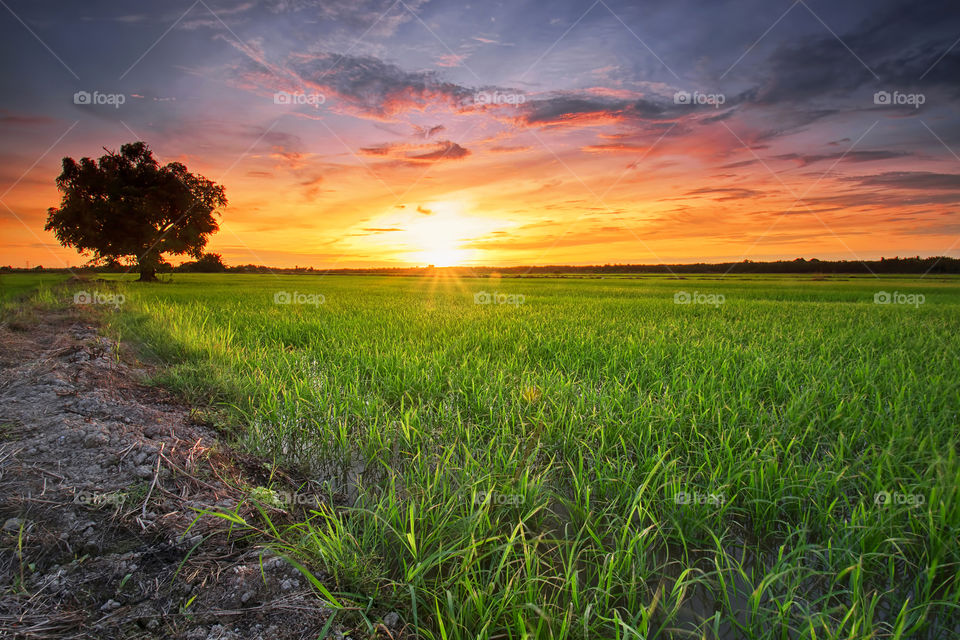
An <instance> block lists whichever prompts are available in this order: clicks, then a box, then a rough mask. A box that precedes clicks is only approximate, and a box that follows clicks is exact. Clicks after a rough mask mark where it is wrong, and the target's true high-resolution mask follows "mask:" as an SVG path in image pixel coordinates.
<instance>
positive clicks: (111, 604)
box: [100, 599, 120, 611]
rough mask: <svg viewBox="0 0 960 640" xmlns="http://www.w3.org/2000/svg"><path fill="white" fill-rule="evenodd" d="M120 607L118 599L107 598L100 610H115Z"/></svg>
mask: <svg viewBox="0 0 960 640" xmlns="http://www.w3.org/2000/svg"><path fill="white" fill-rule="evenodd" d="M119 608H120V603H119V602H117V601H116V600H113V599H110V600H107V601H106V602H105V603H104V604H103V606H102V607H100V611H113V610H115V609H119Z"/></svg>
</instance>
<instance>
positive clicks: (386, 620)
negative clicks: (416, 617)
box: [383, 611, 400, 629]
mask: <svg viewBox="0 0 960 640" xmlns="http://www.w3.org/2000/svg"><path fill="white" fill-rule="evenodd" d="M398 624H400V614H398V613H397V612H396V611H391V612H390V613H388V614H387V615H385V616H383V625H384V626H385V627H386V628H387V629H396V628H397V625H398Z"/></svg>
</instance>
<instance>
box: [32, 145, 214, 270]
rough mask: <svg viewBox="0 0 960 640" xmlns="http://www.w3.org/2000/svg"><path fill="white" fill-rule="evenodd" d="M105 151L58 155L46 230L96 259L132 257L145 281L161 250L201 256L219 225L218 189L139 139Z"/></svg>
mask: <svg viewBox="0 0 960 640" xmlns="http://www.w3.org/2000/svg"><path fill="white" fill-rule="evenodd" d="M104 150H105V151H107V153H106V155H104V156H101V157H100V159H99V160H96V161H95V160H92V159H91V158H82V159H81V160H80V162H77V161H75V160H74V159H73V158H64V159H63V173H61V174H60V177H59V178H57V188H58V189H59V190H60V192H61V193H62V194H63V199H62V201H61V202H60V208H59V209H55V208H53V207H51V208H50V209H49V210H48V212H47V213H48V215H47V224H46V226H45V227H44V228H45V229H46V230H47V231H51V230H52V231H53V232H54V234H55V235H56V236H57V240H59V241H60V244H62V245H63V246H65V247H74V248H76V249H78V250H79V251H80V252H81V253H83V254H85V255H87V254H90V253H92V254H93V256H94V258H95V259H104V258H107V259H109V258H114V259H117V258H128V259H133V260H134V261H136V263H137V267H138V270H139V272H140V280H144V281H148V280H156V277H157V275H156V274H157V267H158V266H159V265H160V264H162V262H163V258H162V254H164V253H169V254H173V255H184V254H186V255H190V256H192V257H194V258H198V259H199V258H200V257H201V256H202V255H203V249H204V247H205V246H206V244H207V238H208V237H209V236H210V234H212V233H214V232H215V231H217V230H218V229H219V225H218V224H217V221H216V219H215V217H214V216H215V215H219V212H218V211H217V209H218V208H220V207H225V206H226V205H227V198H226V195H225V193H224V189H223V187H222V186H220V185H218V184H215V183H213V182H211V181H210V180H207V179H206V178H204V177H203V176H200V175H194V174H192V173H190V172H189V171H187V168H186V167H185V166H184V165H182V164H180V163H179V162H171V163H169V164H167V165H163V166H161V165H160V163H159V162H157V161H156V160H155V159H154V157H153V152H151V151H150V148H149V147H147V145H146V143H144V142H133V143H131V144H125V145H123V146H122V147H120V151H119V153H118V152H114V151H109V150H107V149H104Z"/></svg>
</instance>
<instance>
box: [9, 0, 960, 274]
mask: <svg viewBox="0 0 960 640" xmlns="http://www.w3.org/2000/svg"><path fill="white" fill-rule="evenodd" d="M0 36H2V37H0V50H2V55H3V60H4V65H3V74H2V91H0V201H2V205H0V264H12V265H14V266H24V265H25V264H26V263H27V262H28V261H29V263H30V265H31V266H32V265H36V264H43V265H44V266H47V267H61V266H66V265H68V264H69V265H77V264H81V263H82V262H83V261H84V258H82V257H81V256H79V255H78V254H77V253H75V252H74V251H72V250H68V249H64V248H62V247H60V246H59V245H58V244H57V242H56V240H55V239H54V237H53V234H52V233H48V232H45V231H44V230H43V225H44V221H45V218H46V209H47V208H48V207H50V206H56V205H58V204H59V194H58V192H57V190H56V187H55V184H54V179H55V178H56V176H57V175H58V173H59V167H60V161H61V158H62V157H63V156H72V157H75V158H79V157H80V156H99V155H101V154H102V153H103V149H102V147H108V148H110V149H117V148H119V146H120V145H121V144H123V143H126V142H132V141H134V140H144V141H146V142H147V143H148V144H149V145H150V147H151V148H152V149H153V150H154V152H155V154H156V155H157V157H158V158H159V159H160V160H161V161H163V162H170V161H174V160H177V161H181V162H184V163H186V164H187V166H188V167H189V168H190V169H191V170H192V171H195V172H199V173H202V174H203V175H205V176H206V177H208V178H210V179H212V180H214V181H217V182H220V183H221V184H223V185H224V186H225V187H226V191H227V196H228V198H229V200H230V205H229V207H227V208H226V209H225V210H224V212H223V217H222V220H221V227H222V228H221V231H220V232H219V233H218V234H217V235H216V236H214V238H213V239H212V240H211V243H210V246H209V249H210V250H211V251H215V252H219V253H221V254H222V255H223V256H224V260H225V261H226V262H227V263H228V264H241V263H257V264H267V265H275V266H294V265H300V266H314V267H318V268H320V267H323V268H331V267H333V268H335V267H355V266H405V265H425V264H428V263H433V264H437V265H447V264H465V265H470V264H483V265H518V264H598V263H599V264H603V263H613V262H621V263H622V262H634V263H661V262H691V261H709V262H719V261H726V260H739V259H742V258H750V259H753V260H766V259H776V258H788V259H792V258H795V257H799V256H804V257H808V258H809V257H818V258H821V259H838V258H842V259H851V260H854V259H874V258H878V257H881V256H894V255H900V256H905V255H917V254H919V255H923V256H927V255H952V256H958V255H960V211H958V203H960V157H958V154H960V109H958V108H957V104H958V103H957V99H958V97H960V9H958V6H957V4H956V1H955V0H953V2H948V1H943V2H940V1H935V0H931V1H921V2H917V1H915V0H914V1H909V2H908V1H886V0H876V1H873V2H869V3H865V2H862V1H852V0H840V1H837V0H797V1H796V2H791V1H789V0H735V1H723V2H721V1H718V0H632V1H624V2H619V1H614V0H597V1H596V2H592V1H591V0H585V1H579V0H576V1H572V0H570V1H557V2H542V1H541V2H524V1H510V2H502V1H482V2H478V1H474V2H454V1H451V0H396V1H395V2H392V1H391V0H323V1H315V0H263V1H255V0H196V2H191V0H187V1H185V2H180V1H179V0H177V1H171V2H161V3H146V2H136V3H134V2H107V1H92V2H65V1H63V2H45V1H38V0H0ZM83 92H86V94H85V93H83ZM95 92H96V93H95ZM87 95H89V100H87ZM289 96H292V97H290V98H289V100H288V99H287V98H288V97H289ZM98 102H99V103H98ZM119 103H122V104H119ZM278 103H279V104H278ZM289 103H293V104H289Z"/></svg>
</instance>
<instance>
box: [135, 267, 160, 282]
mask: <svg viewBox="0 0 960 640" xmlns="http://www.w3.org/2000/svg"><path fill="white" fill-rule="evenodd" d="M156 281H157V269H156V267H152V266H150V267H148V266H141V267H140V277H139V278H137V282H156Z"/></svg>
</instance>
